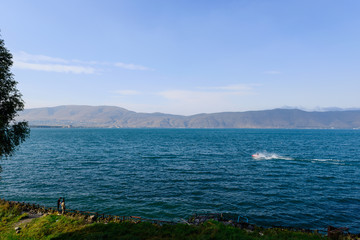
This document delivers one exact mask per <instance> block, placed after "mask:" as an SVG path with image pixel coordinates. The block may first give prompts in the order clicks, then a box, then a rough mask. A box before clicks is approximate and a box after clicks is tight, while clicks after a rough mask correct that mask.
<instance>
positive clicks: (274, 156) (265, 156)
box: [251, 152, 294, 160]
mask: <svg viewBox="0 0 360 240" xmlns="http://www.w3.org/2000/svg"><path fill="white" fill-rule="evenodd" d="M251 157H252V158H253V159H255V160H271V159H281V160H294V159H293V158H291V157H286V156H281V155H279V154H276V153H268V152H257V153H255V154H253V155H251Z"/></svg>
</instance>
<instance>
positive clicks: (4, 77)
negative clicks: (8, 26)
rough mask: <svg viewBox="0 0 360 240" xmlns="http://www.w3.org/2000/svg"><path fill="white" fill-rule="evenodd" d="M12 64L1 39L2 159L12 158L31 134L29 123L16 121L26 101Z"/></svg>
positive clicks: (0, 109)
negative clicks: (18, 85) (23, 98)
mask: <svg viewBox="0 0 360 240" xmlns="http://www.w3.org/2000/svg"><path fill="white" fill-rule="evenodd" d="M12 64H13V61H12V55H11V53H10V52H9V51H8V50H7V49H6V48H5V44H4V40H2V39H0V158H2V157H3V156H5V157H8V156H11V155H12V154H13V153H14V151H15V150H16V148H17V147H18V146H19V145H20V144H21V143H22V142H23V141H25V139H26V138H27V137H28V136H29V134H30V129H29V127H28V123H27V122H25V121H23V122H16V121H15V117H17V116H18V112H19V111H22V110H23V109H24V101H23V100H22V99H21V96H22V95H21V93H20V92H19V90H17V89H16V84H17V82H16V81H15V80H14V75H13V74H12V73H11V72H10V67H11V66H12Z"/></svg>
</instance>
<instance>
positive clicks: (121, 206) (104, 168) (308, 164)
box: [0, 129, 360, 232]
mask: <svg viewBox="0 0 360 240" xmlns="http://www.w3.org/2000/svg"><path fill="white" fill-rule="evenodd" d="M255 153H259V155H257V157H256V158H253V157H252V155H253V154H255ZM0 164H1V166H2V172H1V173H0V176H1V178H0V186H1V188H0V194H1V197H2V198H5V199H7V200H15V201H25V202H30V203H37V204H40V205H45V206H47V207H55V206H56V201H57V199H58V198H59V197H65V198H66V201H67V207H68V208H71V209H78V210H84V211H92V212H99V213H105V214H114V215H135V216H141V217H147V218H154V219H160V220H170V221H180V220H181V218H188V217H189V216H190V215H192V214H193V213H196V212H197V213H204V212H219V213H220V212H230V213H236V214H239V215H242V216H246V217H247V218H248V219H249V222H250V223H254V224H259V225H262V226H273V225H285V226H293V227H301V228H311V229H323V228H325V227H327V226H328V225H335V226H338V227H349V228H350V231H351V232H360V216H359V214H358V213H359V212H360V181H359V180H360V131H358V130H277V129H32V130H31V137H30V138H29V139H28V140H27V141H26V142H25V143H24V144H22V145H21V147H20V148H19V150H18V151H17V152H16V153H15V155H14V156H13V157H11V158H9V159H4V160H1V162H0Z"/></svg>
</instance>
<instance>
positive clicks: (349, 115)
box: [18, 106, 360, 129]
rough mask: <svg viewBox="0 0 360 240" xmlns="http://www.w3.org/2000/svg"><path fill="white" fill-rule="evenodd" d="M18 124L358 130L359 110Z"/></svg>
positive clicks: (110, 116) (42, 111)
mask: <svg viewBox="0 0 360 240" xmlns="http://www.w3.org/2000/svg"><path fill="white" fill-rule="evenodd" d="M18 119H19V120H27V121H29V124H30V125H31V126H33V127H99V128H299V129H331V128H334V129H354V128H355V129H359V128H360V110H344V111H339V110H337V111H326V112H306V111H303V110H298V109H273V110H264V111H247V112H222V113H212V114H197V115H192V116H181V115H171V114H163V113H136V112H133V111H129V110H126V109H124V108H120V107H111V106H97V107H95V106H59V107H49V108H34V109H26V110H24V111H23V112H21V114H20V116H19V117H18Z"/></svg>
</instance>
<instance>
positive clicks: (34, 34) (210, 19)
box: [0, 0, 360, 115]
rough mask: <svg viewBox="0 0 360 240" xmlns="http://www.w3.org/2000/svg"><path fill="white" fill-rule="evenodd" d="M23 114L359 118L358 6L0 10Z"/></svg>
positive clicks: (196, 1)
mask: <svg viewBox="0 0 360 240" xmlns="http://www.w3.org/2000/svg"><path fill="white" fill-rule="evenodd" d="M0 6H1V14H0V31H1V32H0V34H1V36H0V38H1V39H3V40H4V41H5V46H6V48H7V49H8V50H9V51H10V52H11V53H12V54H13V61H14V64H13V67H12V70H11V71H12V73H13V74H14V78H15V80H16V81H17V82H18V85H17V87H18V89H19V90H20V91H21V93H22V94H23V99H24V101H25V104H26V105H25V107H26V108H37V107H53V106H59V105H92V106H100V105H110V106H118V107H123V108H126V109H128V110H132V111H136V112H146V113H152V112H163V113H171V114H181V115H192V114H197V113H214V112H228V111H231V112H237V111H249V110H264V109H273V108H300V109H305V110H309V111H313V110H320V109H326V108H329V107H339V108H359V107H360V94H359V92H360V14H359V12H360V1H358V0H344V1H338V0H301V1H296V0H235V1H233V0H176V1H175V0H62V1H49V0H32V1H28V0H12V1H8V0H0Z"/></svg>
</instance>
